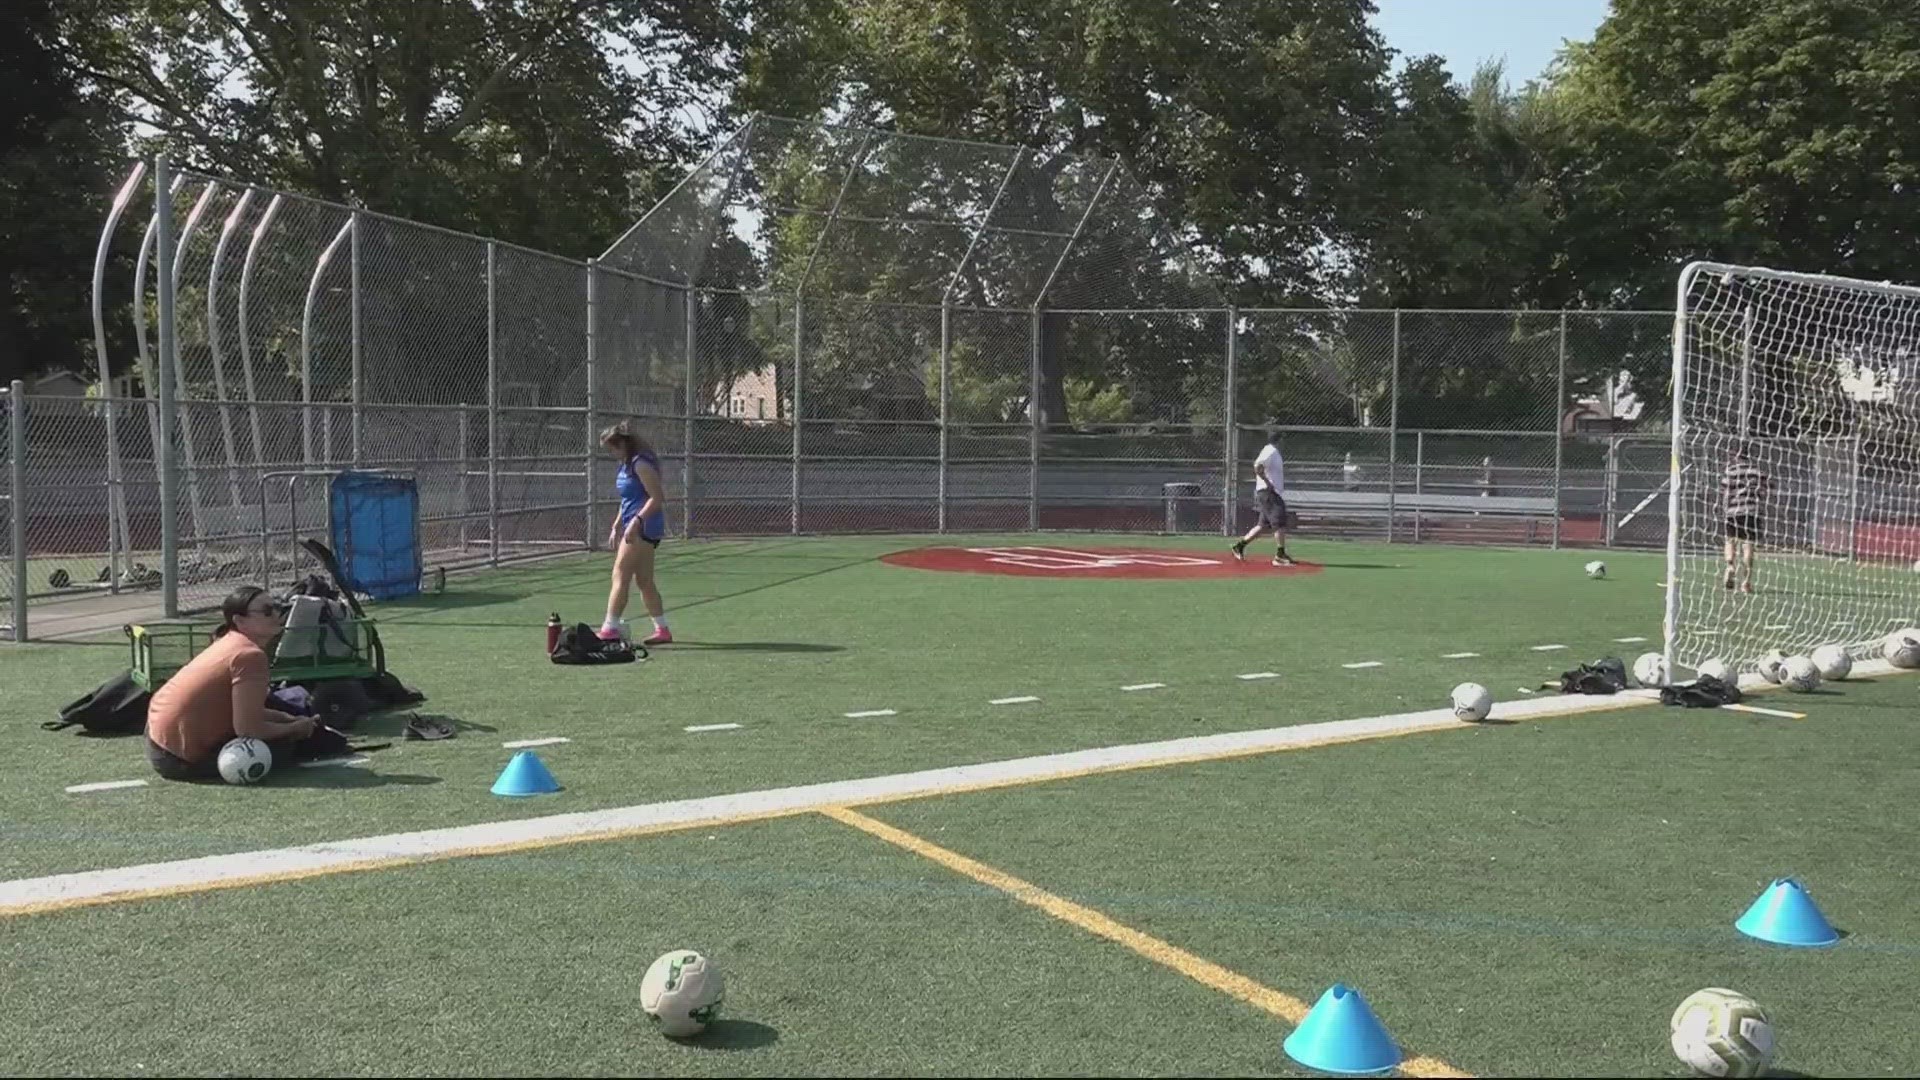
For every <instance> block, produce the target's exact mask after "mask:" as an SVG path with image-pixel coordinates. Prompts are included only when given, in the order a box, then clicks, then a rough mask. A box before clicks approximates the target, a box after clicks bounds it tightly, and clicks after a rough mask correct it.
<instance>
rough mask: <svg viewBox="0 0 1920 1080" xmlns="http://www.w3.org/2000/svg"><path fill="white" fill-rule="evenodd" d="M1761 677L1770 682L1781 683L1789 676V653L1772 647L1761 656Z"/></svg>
mask: <svg viewBox="0 0 1920 1080" xmlns="http://www.w3.org/2000/svg"><path fill="white" fill-rule="evenodd" d="M1758 666H1759V668H1760V677H1761V678H1763V679H1765V680H1767V681H1768V682H1770V683H1776V684H1777V683H1779V682H1780V681H1781V680H1782V679H1785V678H1786V677H1787V654H1786V653H1783V652H1781V651H1780V650H1779V649H1770V650H1768V652H1767V655H1765V656H1763V657H1761V658H1760V663H1759V665H1758Z"/></svg>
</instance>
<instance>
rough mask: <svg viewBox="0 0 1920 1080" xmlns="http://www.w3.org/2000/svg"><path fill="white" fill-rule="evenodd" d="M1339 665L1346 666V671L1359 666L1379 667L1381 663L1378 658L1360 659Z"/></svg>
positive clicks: (1355, 669)
mask: <svg viewBox="0 0 1920 1080" xmlns="http://www.w3.org/2000/svg"><path fill="white" fill-rule="evenodd" d="M1340 666H1341V667H1343V668H1346V669H1347V670H1348V671H1357V670H1359V669H1360V668H1370V667H1380V666H1382V665H1381V663H1380V661H1378V660H1362V661H1360V662H1359V663H1355V664H1341V665H1340Z"/></svg>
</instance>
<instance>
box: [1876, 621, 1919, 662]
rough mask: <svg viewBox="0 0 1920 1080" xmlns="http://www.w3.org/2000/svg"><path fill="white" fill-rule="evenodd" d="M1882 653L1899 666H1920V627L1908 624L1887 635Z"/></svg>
mask: <svg viewBox="0 0 1920 1080" xmlns="http://www.w3.org/2000/svg"><path fill="white" fill-rule="evenodd" d="M1880 654H1881V655H1882V656H1885V657H1886V658H1887V663H1889V664H1892V665H1893V666H1894V667H1897V668H1920V628H1916V627H1912V626H1907V627H1902V628H1901V629H1899V630H1895V631H1894V632H1893V633H1891V634H1888V635H1887V639H1886V641H1884V642H1882V643H1881V646H1880Z"/></svg>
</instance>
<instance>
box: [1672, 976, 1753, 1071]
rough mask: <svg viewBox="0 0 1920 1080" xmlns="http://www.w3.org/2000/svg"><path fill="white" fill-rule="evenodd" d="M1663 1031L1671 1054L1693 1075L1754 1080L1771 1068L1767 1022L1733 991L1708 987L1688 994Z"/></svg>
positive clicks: (1749, 1000) (1749, 999) (1751, 1004)
mask: <svg viewBox="0 0 1920 1080" xmlns="http://www.w3.org/2000/svg"><path fill="white" fill-rule="evenodd" d="M1668 1028H1669V1031H1670V1035H1671V1042H1672V1045H1673V1054H1674V1056H1675V1057H1677V1058H1679V1059H1680V1061H1681V1063H1682V1064H1684V1065H1685V1066H1686V1067H1687V1068H1688V1069H1690V1070H1692V1072H1693V1074H1694V1075H1695V1076H1729V1077H1744V1076H1759V1075H1761V1074H1763V1073H1765V1072H1766V1071H1767V1068H1768V1066H1770V1065H1772V1064H1773V1041H1774V1040H1773V1021H1772V1020H1770V1019H1769V1018H1768V1017H1767V1011H1766V1010H1765V1009H1763V1008H1761V1007H1760V1004H1759V1002H1756V1001H1754V1000H1753V999H1752V998H1750V997H1748V996H1747V995H1745V994H1742V993H1739V992H1738V991H1734V990H1727V989H1723V988H1721V987H1718V986H1710V987H1707V988H1706V989H1705V990H1696V991H1694V992H1693V993H1691V994H1688V995H1687V999H1686V1000H1685V1001H1682V1002H1681V1003H1680V1007H1679V1008H1677V1009H1675V1010H1673V1019H1672V1020H1671V1021H1670V1022H1669V1024H1668Z"/></svg>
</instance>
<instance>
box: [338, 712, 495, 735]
mask: <svg viewBox="0 0 1920 1080" xmlns="http://www.w3.org/2000/svg"><path fill="white" fill-rule="evenodd" d="M416 716H417V717H419V718H421V719H422V720H438V721H440V722H441V723H443V724H446V725H448V726H450V727H452V728H453V733H454V735H455V737H458V736H459V735H460V733H461V732H466V731H481V732H485V733H487V734H489V735H491V734H494V733H496V732H498V731H499V730H500V729H499V728H497V727H494V726H493V725H492V724H479V723H475V722H474V721H472V720H462V719H460V718H459V717H457V716H447V715H445V714H444V713H431V712H421V711H419V710H417V709H405V708H403V709H401V710H398V711H388V712H381V713H369V714H367V715H366V716H364V717H362V718H361V719H360V722H359V723H357V724H355V725H353V726H352V727H350V728H347V729H345V731H346V733H347V734H348V735H349V736H351V737H353V738H356V739H362V738H374V739H393V740H395V741H400V740H404V739H406V737H407V721H409V720H411V719H413V718H414V717H416ZM418 741H423V742H424V741H427V740H418ZM433 741H443V740H433Z"/></svg>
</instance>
